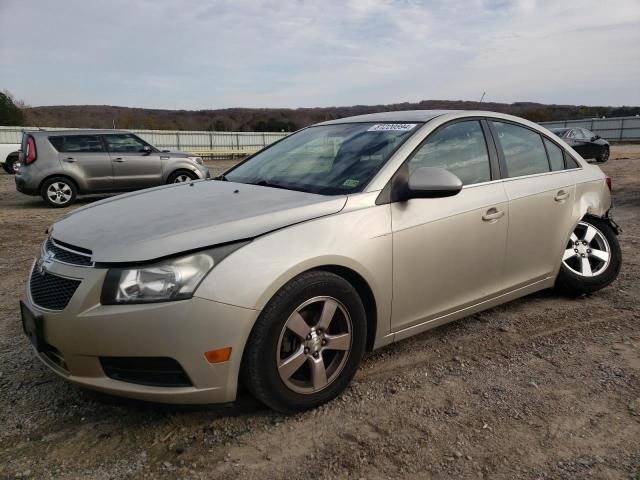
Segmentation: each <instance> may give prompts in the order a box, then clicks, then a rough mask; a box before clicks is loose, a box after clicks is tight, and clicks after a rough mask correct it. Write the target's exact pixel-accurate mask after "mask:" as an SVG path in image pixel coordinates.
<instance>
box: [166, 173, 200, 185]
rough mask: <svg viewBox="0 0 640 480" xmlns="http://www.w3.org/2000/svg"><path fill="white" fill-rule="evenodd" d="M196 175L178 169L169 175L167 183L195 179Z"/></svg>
mask: <svg viewBox="0 0 640 480" xmlns="http://www.w3.org/2000/svg"><path fill="white" fill-rule="evenodd" d="M197 178H198V176H197V175H196V174H195V173H193V172H190V171H189V170H178V171H176V172H173V173H172V174H171V175H169V179H168V180H167V183H186V182H191V181H193V180H195V179H197Z"/></svg>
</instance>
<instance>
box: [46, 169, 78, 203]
mask: <svg viewBox="0 0 640 480" xmlns="http://www.w3.org/2000/svg"><path fill="white" fill-rule="evenodd" d="M40 191H41V195H42V198H43V200H44V201H45V202H47V204H48V205H49V206H50V207H54V208H63V207H67V206H69V205H71V204H72V203H73V202H74V201H75V199H76V195H77V193H78V189H77V188H76V185H75V183H73V182H72V181H71V180H69V179H68V178H65V177H53V178H50V179H49V180H47V181H46V182H44V184H42V189H41V190H40Z"/></svg>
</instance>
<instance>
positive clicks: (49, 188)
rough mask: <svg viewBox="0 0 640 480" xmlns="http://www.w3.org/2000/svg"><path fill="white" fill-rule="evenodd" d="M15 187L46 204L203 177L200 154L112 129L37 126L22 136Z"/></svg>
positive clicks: (59, 204)
mask: <svg viewBox="0 0 640 480" xmlns="http://www.w3.org/2000/svg"><path fill="white" fill-rule="evenodd" d="M20 155H21V158H20V164H21V166H20V168H19V170H18V172H17V173H16V176H15V182H16V188H17V190H18V191H19V192H22V193H25V194H27V195H40V196H42V198H43V199H44V201H45V202H47V203H48V204H49V205H50V206H52V207H66V206H67V205H70V204H71V203H72V202H73V201H74V200H75V198H76V195H78V194H89V193H112V192H126V191H131V190H139V189H141V188H148V187H156V186H158V185H163V184H166V183H180V182H186V181H191V180H195V179H203V178H208V176H209V171H208V169H207V167H206V166H205V165H204V164H203V162H202V158H200V157H196V156H191V155H189V154H188V153H182V152H166V151H161V150H158V149H157V148H155V147H154V146H153V145H150V144H149V143H147V142H145V141H144V140H142V139H141V138H140V137H138V136H137V135H134V134H133V133H130V132H127V131H117V130H108V131H105V130H55V131H47V130H38V131H29V132H25V133H24V135H23V137H22V150H21V154H20Z"/></svg>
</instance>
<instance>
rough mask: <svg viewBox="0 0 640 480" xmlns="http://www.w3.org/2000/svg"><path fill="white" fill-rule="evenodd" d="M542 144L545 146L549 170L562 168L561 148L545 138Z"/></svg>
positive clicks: (562, 156)
mask: <svg viewBox="0 0 640 480" xmlns="http://www.w3.org/2000/svg"><path fill="white" fill-rule="evenodd" d="M544 146H545V147H546V148H547V154H548V155H549V164H550V165H551V170H553V171H554V172H555V171H557V170H564V155H563V153H562V149H561V148H560V147H559V146H557V145H556V144H555V143H553V142H551V141H549V140H547V139H546V138H545V139H544Z"/></svg>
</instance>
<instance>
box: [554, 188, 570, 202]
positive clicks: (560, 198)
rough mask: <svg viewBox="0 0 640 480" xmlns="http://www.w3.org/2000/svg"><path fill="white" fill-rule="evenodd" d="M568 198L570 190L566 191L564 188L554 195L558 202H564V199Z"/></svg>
mask: <svg viewBox="0 0 640 480" xmlns="http://www.w3.org/2000/svg"><path fill="white" fill-rule="evenodd" d="M567 198H569V192H565V191H564V190H560V191H559V192H558V193H556V196H555V197H553V199H554V200H555V201H556V202H562V201H563V200H566V199H567Z"/></svg>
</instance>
